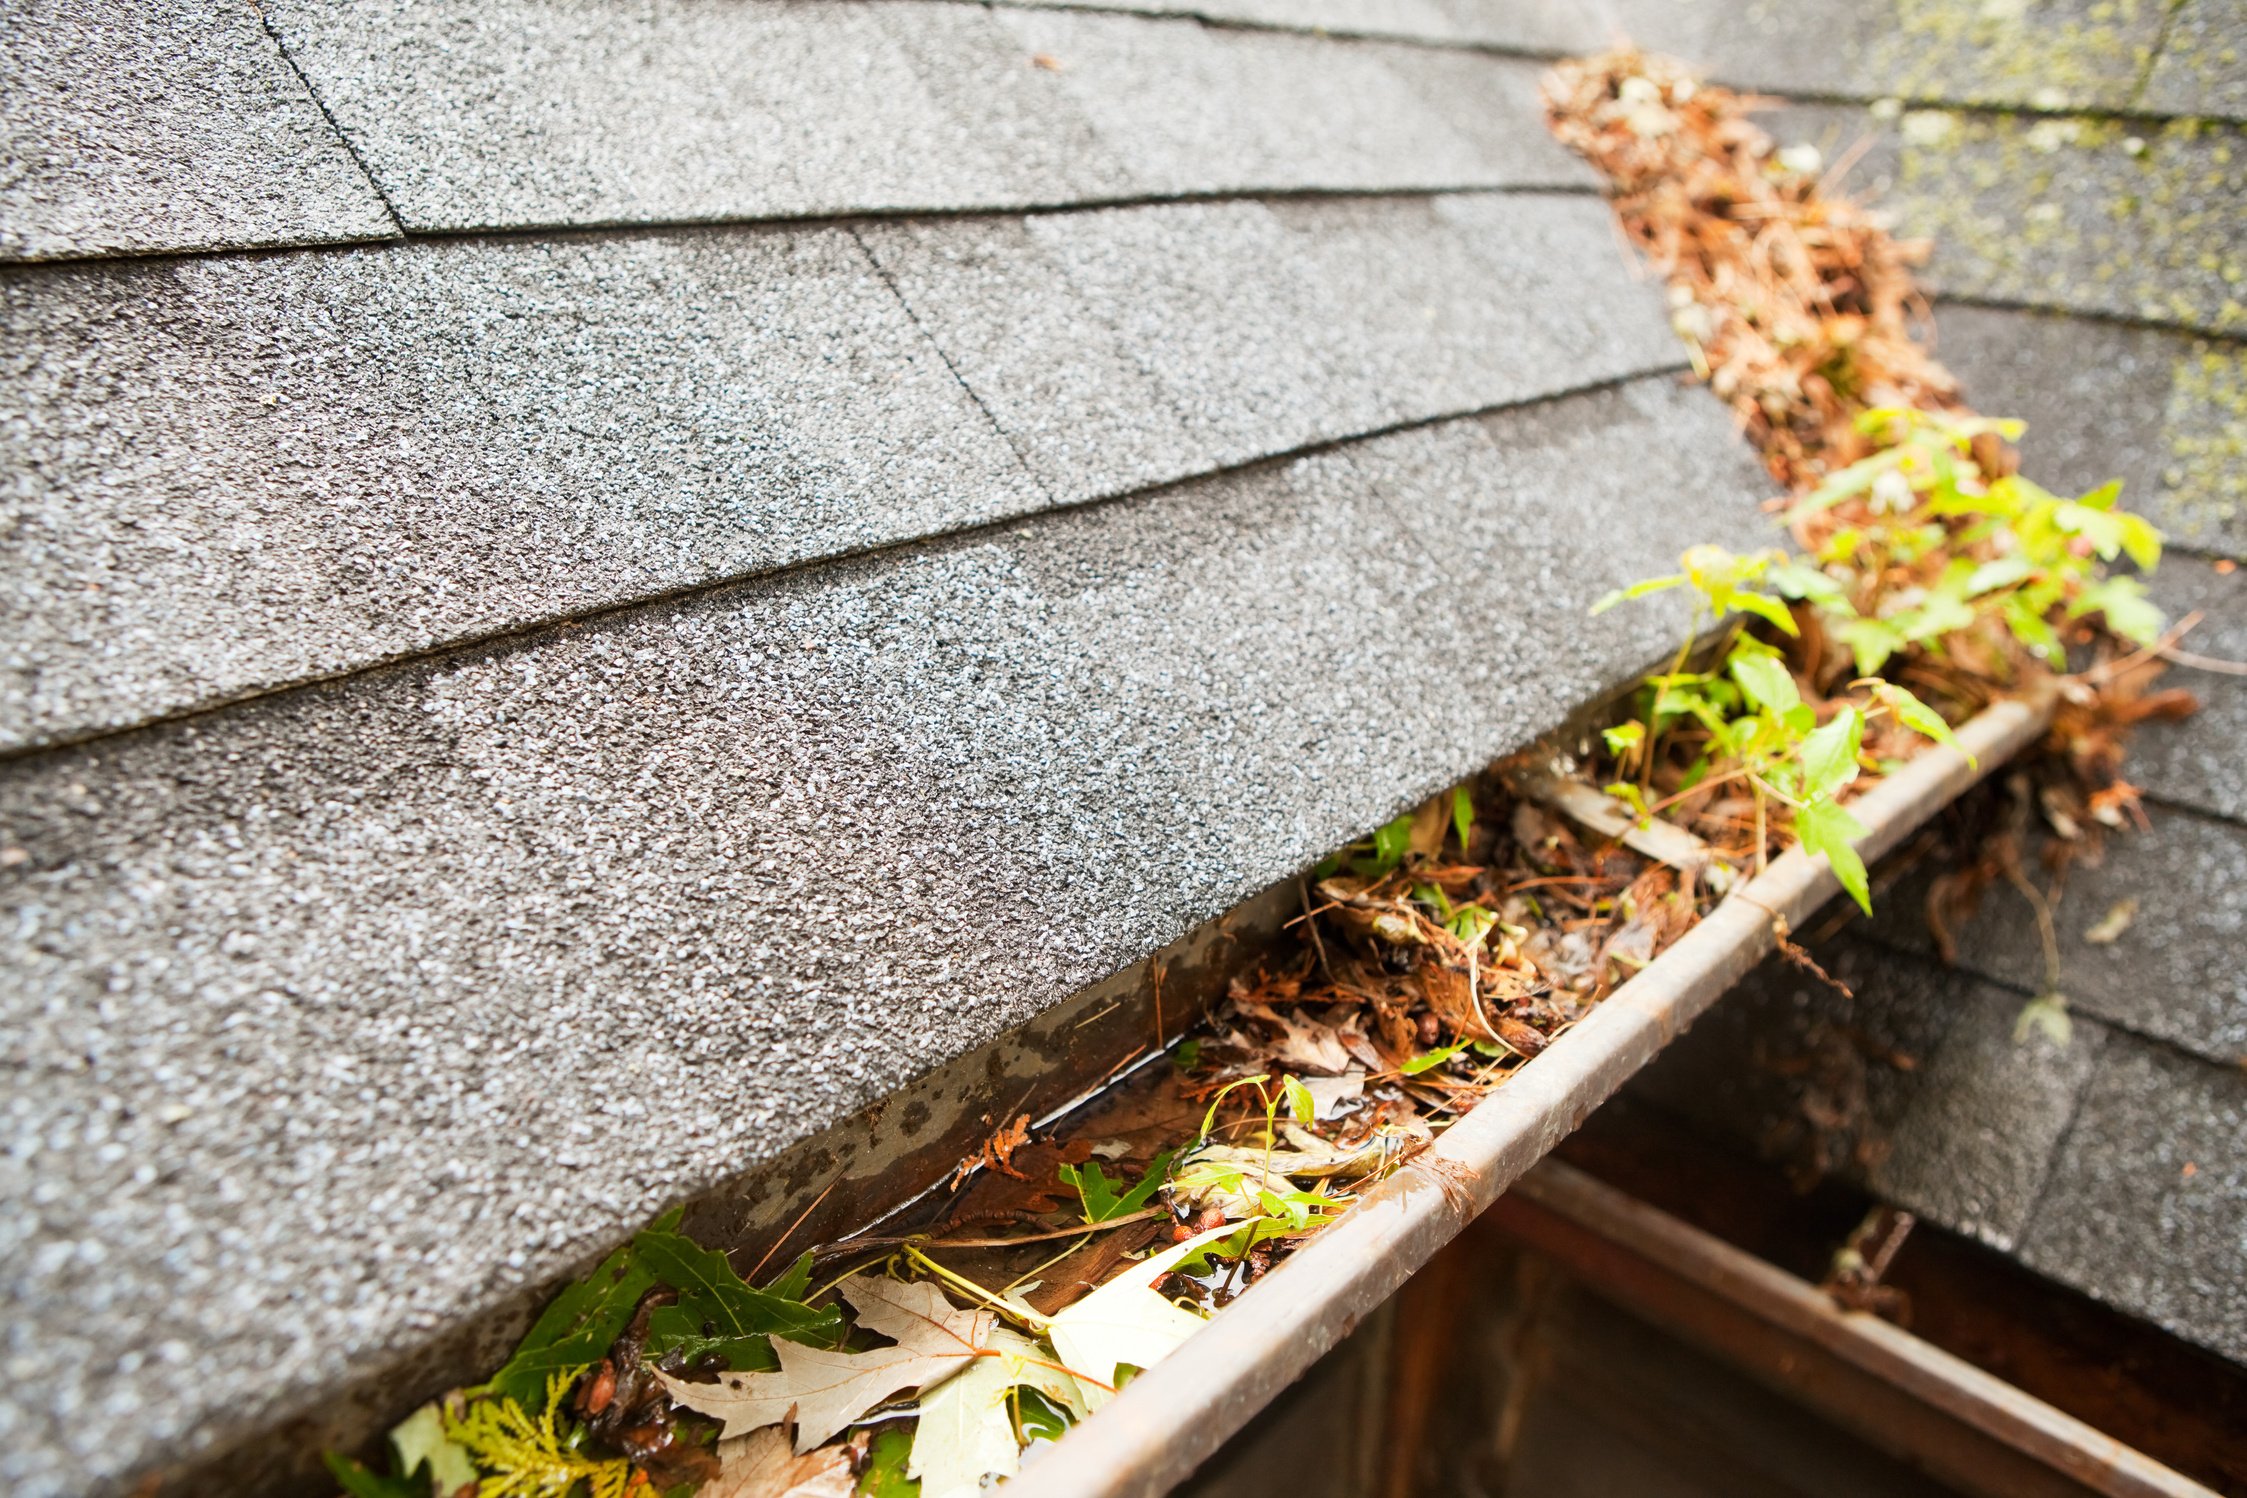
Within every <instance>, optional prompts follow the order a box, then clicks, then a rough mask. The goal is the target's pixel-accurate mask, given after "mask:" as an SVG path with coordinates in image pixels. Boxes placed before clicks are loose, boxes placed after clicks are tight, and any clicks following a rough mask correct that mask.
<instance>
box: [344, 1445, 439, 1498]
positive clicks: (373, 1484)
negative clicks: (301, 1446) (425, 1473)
mask: <svg viewBox="0 0 2247 1498" xmlns="http://www.w3.org/2000/svg"><path fill="white" fill-rule="evenodd" d="M320 1460H321V1461H323V1462H326V1463H327V1464H328V1475H330V1476H331V1477H333V1478H334V1479H335V1480H336V1485H337V1486H338V1487H340V1488H342V1489H343V1491H344V1492H345V1493H347V1494H348V1495H350V1498H429V1493H430V1487H429V1479H427V1478H425V1477H420V1478H416V1477H384V1476H383V1475H382V1474H380V1473H378V1472H371V1471H369V1470H368V1469H367V1468H365V1467H363V1466H361V1465H360V1464H359V1463H357V1462H355V1461H353V1460H352V1459H351V1458H350V1457H348V1456H337V1455H336V1454H335V1453H334V1452H332V1451H323V1452H321V1453H320Z"/></svg>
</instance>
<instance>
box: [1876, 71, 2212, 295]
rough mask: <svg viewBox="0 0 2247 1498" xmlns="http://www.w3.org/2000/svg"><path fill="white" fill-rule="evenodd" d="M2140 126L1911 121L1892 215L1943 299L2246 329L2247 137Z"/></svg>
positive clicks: (2188, 126) (1933, 114)
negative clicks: (1919, 250)
mask: <svg viewBox="0 0 2247 1498" xmlns="http://www.w3.org/2000/svg"><path fill="white" fill-rule="evenodd" d="M2139 130H2140V132H2142V133H2133V129H2132V127H2131V126H2130V125H2126V124H2124V123H2121V122H2118V121H2114V120H2108V119H2101V118H2098V117H2095V116H2088V115H2076V116H2062V117H2053V118H2037V117H2033V116H2021V115H2013V114H1998V115H1973V114H1956V113H1951V112H1947V111H1914V112H1912V113H1909V114H1906V115H1905V116H1904V117H1903V119H1902V121H1901V122H1900V127H1899V129H1898V130H1897V138H1898V141H1899V152H1900V159H1899V163H1898V169H1897V174H1896V181H1895V186H1894V190H1893V192H1892V193H1891V195H1890V198H1889V202H1888V204H1887V206H1889V207H1890V208H1891V209H1893V210H1894V211H1895V212H1896V214H1897V216H1898V218H1899V220H1900V221H1901V224H1902V226H1903V228H1904V229H1905V230H1906V232H1909V233H1912V234H1918V235H1928V236H1932V237H1933V238H1934V239H1935V240H1936V242H1937V246H1938V248H1937V251H1936V254H1937V260H1936V264H1935V271H1936V276H1937V278H1938V279H1939V280H1940V281H1941V283H1942V285H1943V288H1944V289H1945V290H1947V291H1951V292H1964V293H1969V294H1973V295H1980V296H1988V297H1993V298H1998V299H2002V300H2008V301H2021V302H2027V303H2031V304H2035V305H2042V306H2055V307H2066V308H2071V309H2076V310H2084V311H2095V312H2106V313H2111V314H2114V315H2117V316H2123V317H2138V318H2146V319H2149V320H2152V321H2156V322H2164V323H2172V324H2176V325H2179V326H2182V327H2187V328H2191V329H2194V330H2195V331H2200V332H2212V333H2231V332H2247V213H2243V211H2242V208H2241V204H2242V203H2247V149H2242V148H2243V146H2247V131H2242V130H2241V129H2240V128H2239V127H2237V126H2229V125H2219V124H2213V123H2211V122H2208V121H2201V120H2179V121H2173V122H2170V123H2169V124H2167V125H2164V126H2162V127H2160V128H2159V129H2157V130H2147V129H2146V127H2139Z"/></svg>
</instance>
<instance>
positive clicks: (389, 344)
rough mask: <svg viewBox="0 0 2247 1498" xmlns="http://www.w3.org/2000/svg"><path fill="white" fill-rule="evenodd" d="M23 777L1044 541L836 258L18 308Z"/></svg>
mask: <svg viewBox="0 0 2247 1498" xmlns="http://www.w3.org/2000/svg"><path fill="white" fill-rule="evenodd" d="M0 326H4V327H5V329H6V337H5V340H4V347H0V453H4V454H5V477H4V478H0V509H4V510H5V511H6V512H7V514H8V521H9V523H8V524H7V525H6V526H5V527H0V530H4V533H5V537H6V539H5V540H0V552H4V553H5V554H6V555H7V564H6V566H5V570H4V574H0V621H4V628H0V634H4V635H5V638H6V644H5V645H4V646H0V662H4V667H5V674H4V677H0V725H4V726H0V744H5V745H6V746H8V747H11V748H13V747H20V746H22V745H24V744H26V743H31V742H38V741H40V740H42V739H50V738H55V737H61V736H70V735H75V734H83V733H86V732H89V731H93V730H98V729H103V728H108V727H113V726H116V725H119V724H125V723H132V722H137V721H146V720H148V719H150V718H153V717H157V716H161V715H164V714H167V713H172V712H177V711H180V710H182V709H185V708H190V707H195V706H199V705H203V704H206V703H209V702H212V701H221V700H224V699H226V698H229V697H233V696H238V695H240V694H242V693H244V692H248V691H253V690H256V689H260V688H264V687H269V686H272V685H274V684H276V683H279V682H285V681H290V680H302V679H304V678H307V677H312V676H319V675H324V674H329V673H334V672H338V671H344V670H349V669H352V668H355V667H360V666H364V665H367V664H370V663H372V662H375V661H379V660H382V659H385V658H390V657H395V656H398V655H401V654H404V653H407V652H412V651H418V650H425V649H427V648H429V647H430V646H432V645H434V644H437V643H440V642H443V641H446V640H458V639H461V638H463V637H469V636H475V635H479V634H488V633H491V632H493V631H497V630H504V629H509V628H516V627H520V626H522V625H525V624H530V623H536V622H539V621H543V620H551V619H554V618H556V617H559V616H563V615H568V614H573V613H580V612H583V611H585V610H588V609H594V608H599V607H604V606H609V605H614V604H617V603H621V602H626V601H629V600H632V599H635V598H645V597H648V596H650V595H654V594H660V593H664V592H668V591H672V590H676V589H678V588H681V587H686V586H690V585H694V584H700V583H706V582H709V581H711V580H713V579H717V578H725V577H738V576H741V575H743V574H747V573H753V572H759V571H764V570H768V569H771V568H775V567H780V566H785V565H788V564H791V563H796V562H801V561H804V560H806V559H808V558H813V557H820V556H835V555H840V554H844V553H849V552H855V551H862V550H865V549H866V548H868V547H873V546H880V545H883V544H885V543H889V542H895V541H901V540H909V539H912V538H915V537H918V536H924V535H927V534H929V533H930V532H932V531H939V530H946V529H952V528H956V527H959V526H963V525H971V524H975V523H977V522H982V521H988V520H994V519H998V518H1002V517H1006V516H1013V515H1020V514H1023V513H1026V512H1028V511H1031V510H1035V509H1037V508H1039V507H1041V506H1042V505H1043V504H1044V503H1045V499H1044V496H1043V494H1042V492H1041V491H1040V490H1039V488H1038V485H1037V484H1036V483H1035V482H1034V481H1033V480H1032V479H1031V478H1030V476H1029V475H1028V474H1027V473H1026V472H1025V471H1024V470H1023V468H1022V465H1021V463H1020V461H1019V460H1018V459H1017V458H1016V456H1015V454H1014V452H1013V451H1012V450H1011V449H1010V448H1009V447H1008V446H1007V444H1006V442H1005V440H1004V439H1003V438H1001V437H1000V435H999V434H998V432H997V431H995V430H994V429H993V428H992V426H991V423H990V421H989V419H988V418H987V417H986V416H985V415H984V414H983V413H982V412H981V411H980V410H978V409H977V408H976V405H975V402H974V400H973V399H972V398H971V397H970V396H969V395H968V393H967V392H966V391H964V390H963V389H961V388H960V384H959V381H958V380H957V379H955V378H954V377H953V375H952V374H951V372H950V371H949V370H947V369H946V368H945V366H944V361H943V359H942V358H941V357H940V356H939V355H938V353H937V351H936V350H935V349H934V348H932V347H930V345H929V343H928V340H927V339H926V338H925V337H924V336H922V335H921V333H920V332H919V331H918V330H917V329H916V328H915V327H914V325H913V323H912V320H911V318H909V317H908V316H907V315H906V312H905V309H904V308H903V307H901V306H900V305H899V304H898V302H897V299H896V297H895V296H894V294H892V293H891V291H890V290H889V288H888V286H887V285H886V284H885V283H884V282H883V280H882V278H881V276H880V275H879V274H878V273H877V272H876V270H875V269H874V267H873V266H872V265H871V264H870V263H869V262H868V261H867V259H866V256H865V253H864V251H863V250H861V249H860V247H859V246H858V244H857V242H856V241H855V240H853V239H852V237H851V236H850V235H849V234H848V233H847V232H844V231H841V230H835V229H823V230H816V231H793V232H760V231H729V232H725V233H710V232H706V231H693V232H684V233H674V234H659V235H642V236H634V237H623V236H601V237H588V238H582V239H564V240H546V241H540V242H527V241H522V240H484V241H471V240H460V241H450V242H442V243H434V244H422V245H410V246H390V247H382V248H378V249H370V250H351V251H342V252H331V253H324V254H319V255H289V256H273V257H256V258H226V259H208V260H188V261H164V262H157V263H153V264H132V265H124V264H119V265H102V266H74V267H68V268H54V269H46V270H41V271H37V272H24V273H19V274H17V275H14V276H11V277H9V278H7V279H6V280H4V281H0Z"/></svg>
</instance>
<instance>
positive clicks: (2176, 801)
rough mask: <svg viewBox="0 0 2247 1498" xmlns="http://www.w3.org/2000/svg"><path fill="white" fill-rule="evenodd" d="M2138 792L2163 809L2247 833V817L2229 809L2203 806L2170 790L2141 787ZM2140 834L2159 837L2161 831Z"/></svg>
mask: <svg viewBox="0 0 2247 1498" xmlns="http://www.w3.org/2000/svg"><path fill="white" fill-rule="evenodd" d="M2138 794H2139V795H2141V796H2142V797H2144V798H2145V799H2146V800H2147V801H2148V802H2150V803H2151V804H2153V805H2155V806H2158V807H2160V808H2161V809H2162V810H2163V811H2166V812H2172V813H2174V814H2176V815H2177V816H2180V817H2191V818H2192V819H2193V820H2194V821H2198V822H2213V823H2215V824H2216V825H2217V826H2219V827H2223V828H2227V829H2229V830H2231V831H2233V832H2242V833H2247V818H2242V817H2238V816H2234V815H2233V814H2232V813H2230V812H2228V811H2218V810H2217V809H2216V808H2214V807H2212V806H2203V805H2201V804H2200V803H2199V802H2197V801H2187V800H2185V799H2183V798H2182V797H2180V796H2177V795H2176V794H2174V793H2173V792H2169V791H2149V790H2146V789H2144V788H2143V787H2140V788H2139V792H2138ZM2139 835H2140V836H2142V837H2159V836H2161V833H2160V830H2159V829H2156V830H2154V831H2152V832H2147V833H2141V834H2139Z"/></svg>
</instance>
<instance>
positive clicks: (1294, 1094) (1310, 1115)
mask: <svg viewBox="0 0 2247 1498" xmlns="http://www.w3.org/2000/svg"><path fill="white" fill-rule="evenodd" d="M1280 1091H1281V1092H1282V1093H1283V1094H1285V1095H1286V1098H1287V1111H1288V1112H1289V1113H1291V1114H1293V1115H1294V1117H1295V1121H1296V1122H1297V1123H1299V1124H1301V1125H1302V1126H1303V1127H1304V1128H1306V1129H1307V1128H1309V1127H1310V1126H1311V1125H1312V1124H1313V1123H1315V1122H1317V1121H1318V1116H1319V1100H1318V1099H1317V1098H1315V1097H1312V1096H1311V1089H1310V1088H1308V1087H1305V1086H1304V1085H1303V1084H1302V1083H1301V1082H1299V1081H1297V1080H1296V1079H1295V1078H1294V1077H1292V1076H1288V1077H1282V1078H1280Z"/></svg>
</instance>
